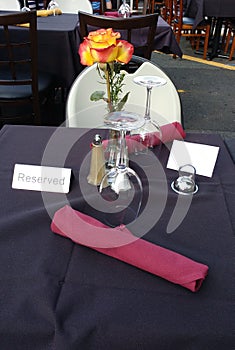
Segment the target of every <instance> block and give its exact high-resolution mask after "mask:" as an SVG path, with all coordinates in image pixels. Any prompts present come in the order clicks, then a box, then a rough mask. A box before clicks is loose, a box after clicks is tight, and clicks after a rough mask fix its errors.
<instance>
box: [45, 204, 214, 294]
mask: <svg viewBox="0 0 235 350" xmlns="http://www.w3.org/2000/svg"><path fill="white" fill-rule="evenodd" d="M51 230H52V231H53V232H54V233H56V234H59V235H61V236H64V237H67V238H70V239H71V240H72V241H73V242H75V243H78V244H80V245H83V246H86V247H89V248H92V249H94V250H96V251H98V252H100V253H103V254H105V255H108V256H110V257H113V258H115V259H118V260H121V261H123V262H125V263H127V264H130V265H133V266H135V267H137V268H139V269H142V270H144V271H147V272H149V273H152V274H154V275H157V276H159V277H162V278H164V279H166V280H168V281H170V282H173V283H175V284H179V285H181V286H182V287H185V288H187V289H189V290H191V291H192V292H196V291H198V290H199V288H200V287H201V285H202V282H203V280H204V279H205V278H206V276H207V273H208V266H206V265H204V264H201V263H199V262H196V261H194V260H192V259H190V258H187V257H185V256H183V255H181V254H179V253H176V252H173V251H170V250H168V249H166V248H163V247H160V246H158V245H155V244H152V243H150V242H148V241H146V240H144V239H141V238H137V237H135V236H134V235H133V234H132V233H131V232H130V231H129V230H128V229H127V228H126V227H125V226H123V227H122V226H119V227H116V228H110V227H108V226H106V225H104V224H103V223H101V222H100V221H98V220H96V219H94V218H91V217H90V216H88V215H86V214H83V213H81V212H79V211H76V210H74V209H72V208H71V207H69V206H67V205H66V206H64V207H63V208H61V209H59V210H58V211H57V212H56V213H55V215H54V218H53V220H52V223H51Z"/></svg>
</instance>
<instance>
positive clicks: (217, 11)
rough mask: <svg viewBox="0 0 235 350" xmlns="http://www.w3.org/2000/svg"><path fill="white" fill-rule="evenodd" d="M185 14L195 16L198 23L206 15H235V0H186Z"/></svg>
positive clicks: (196, 23)
mask: <svg viewBox="0 0 235 350" xmlns="http://www.w3.org/2000/svg"><path fill="white" fill-rule="evenodd" d="M186 3H187V5H186V11H185V16H189V17H194V18H195V25H198V24H199V23H200V22H201V21H203V19H204V18H205V16H208V17H217V18H219V17H235V4H234V1H233V0H186Z"/></svg>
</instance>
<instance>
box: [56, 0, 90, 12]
mask: <svg viewBox="0 0 235 350" xmlns="http://www.w3.org/2000/svg"><path fill="white" fill-rule="evenodd" d="M59 7H60V9H61V11H62V12H63V13H78V11H83V12H87V13H93V10H92V6H91V3H90V1H89V0H60V1H59Z"/></svg>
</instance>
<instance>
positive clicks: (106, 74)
mask: <svg viewBox="0 0 235 350" xmlns="http://www.w3.org/2000/svg"><path fill="white" fill-rule="evenodd" d="M107 65H108V64H107ZM105 78H106V85H107V97H108V105H109V110H110V112H111V105H112V103H111V93H110V88H111V87H110V76H109V68H108V67H107V69H106V71H105Z"/></svg>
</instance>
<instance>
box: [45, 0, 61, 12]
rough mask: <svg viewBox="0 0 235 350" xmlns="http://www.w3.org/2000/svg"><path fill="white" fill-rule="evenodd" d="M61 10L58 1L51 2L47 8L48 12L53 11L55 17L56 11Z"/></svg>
mask: <svg viewBox="0 0 235 350" xmlns="http://www.w3.org/2000/svg"><path fill="white" fill-rule="evenodd" d="M58 8H59V5H58V3H57V2H56V1H54V0H51V1H50V2H49V4H48V6H47V10H53V15H54V16H55V10H56V9H58Z"/></svg>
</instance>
